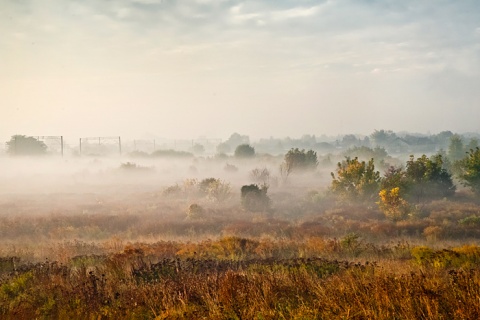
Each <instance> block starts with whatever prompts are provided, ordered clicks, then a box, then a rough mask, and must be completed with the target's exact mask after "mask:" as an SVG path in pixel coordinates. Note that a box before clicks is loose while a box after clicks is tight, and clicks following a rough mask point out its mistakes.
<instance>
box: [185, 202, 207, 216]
mask: <svg viewBox="0 0 480 320" xmlns="http://www.w3.org/2000/svg"><path fill="white" fill-rule="evenodd" d="M204 214H205V209H203V207H201V206H200V205H198V204H196V203H192V204H191V205H190V206H188V209H187V218H188V219H199V218H203V216H204Z"/></svg>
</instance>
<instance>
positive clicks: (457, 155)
mask: <svg viewBox="0 0 480 320" xmlns="http://www.w3.org/2000/svg"><path fill="white" fill-rule="evenodd" d="M447 156H448V159H449V160H450V161H452V162H455V161H457V160H460V159H463V158H464V157H465V147H464V145H463V140H462V137H460V136H459V135H458V134H454V135H453V136H451V137H450V144H449V145H448V151H447Z"/></svg>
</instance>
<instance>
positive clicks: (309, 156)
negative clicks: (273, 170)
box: [280, 148, 318, 179]
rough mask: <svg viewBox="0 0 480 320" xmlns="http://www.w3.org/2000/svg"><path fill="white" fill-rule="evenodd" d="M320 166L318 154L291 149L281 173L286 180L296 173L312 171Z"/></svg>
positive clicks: (281, 167)
mask: <svg viewBox="0 0 480 320" xmlns="http://www.w3.org/2000/svg"><path fill="white" fill-rule="evenodd" d="M317 166H318V159H317V153H316V152H315V151H313V150H308V151H305V150H304V149H302V150H299V149H298V148H292V149H290V150H289V151H288V152H287V154H285V157H284V160H283V163H282V164H281V166H280V171H281V173H282V176H284V179H286V178H287V177H288V176H289V175H290V174H291V173H292V172H294V171H297V172H298V171H312V170H315V169H316V168H317Z"/></svg>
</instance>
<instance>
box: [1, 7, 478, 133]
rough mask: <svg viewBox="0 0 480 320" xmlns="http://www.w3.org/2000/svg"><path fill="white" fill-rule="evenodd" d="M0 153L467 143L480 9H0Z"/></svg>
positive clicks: (474, 116)
mask: <svg viewBox="0 0 480 320" xmlns="http://www.w3.org/2000/svg"><path fill="white" fill-rule="evenodd" d="M0 34H1V37H0V112H1V113H0V119H1V120H0V141H2V140H3V141H6V140H8V139H9V138H10V136H11V135H14V134H25V135H35V136H36V135H63V136H70V137H92V136H119V135H120V136H122V137H125V138H131V139H135V138H139V139H140V138H147V137H152V136H156V137H165V138H179V139H190V138H197V137H201V136H205V137H208V138H220V139H227V138H228V137H229V136H230V134H232V133H233V132H239V133H241V134H245V135H249V136H250V137H251V138H262V137H270V136H274V137H286V136H290V137H300V136H301V135H303V134H315V135H318V136H320V135H322V134H327V135H336V134H347V133H357V134H366V135H368V134H370V133H372V132H373V131H374V130H375V129H377V130H379V129H386V130H393V131H410V132H419V133H437V132H440V131H443V130H451V131H453V132H459V133H463V132H478V131H479V119H480V1H478V0H462V1H457V0H438V1H427V0H402V1H400V0H395V1H393V0H325V1H309V0H295V1H293V0H277V1H273V0H269V1H237V0H216V1H215V0H178V1H174V0H157V1H156V0H118V1H98V0H82V1H80V0H43V1H37V0H1V1H0Z"/></svg>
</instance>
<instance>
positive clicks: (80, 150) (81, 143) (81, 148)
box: [79, 138, 82, 155]
mask: <svg viewBox="0 0 480 320" xmlns="http://www.w3.org/2000/svg"><path fill="white" fill-rule="evenodd" d="M79 150H80V155H82V138H80V149H79Z"/></svg>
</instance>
